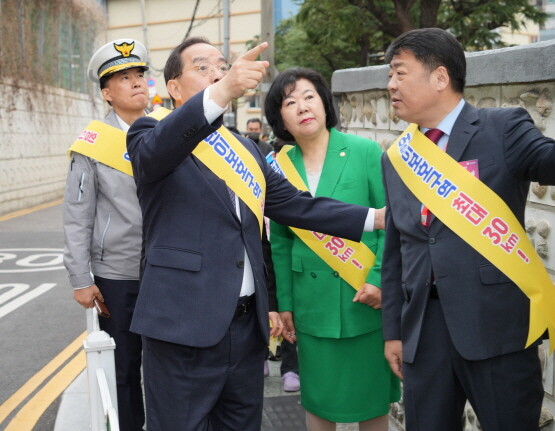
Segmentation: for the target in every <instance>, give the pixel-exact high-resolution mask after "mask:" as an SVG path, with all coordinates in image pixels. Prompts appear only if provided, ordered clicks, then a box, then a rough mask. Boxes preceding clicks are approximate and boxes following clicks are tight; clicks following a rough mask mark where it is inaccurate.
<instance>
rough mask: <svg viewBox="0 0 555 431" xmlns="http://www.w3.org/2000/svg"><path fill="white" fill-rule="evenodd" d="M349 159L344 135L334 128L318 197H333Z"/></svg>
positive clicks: (318, 189)
mask: <svg viewBox="0 0 555 431" xmlns="http://www.w3.org/2000/svg"><path fill="white" fill-rule="evenodd" d="M348 158H349V150H348V148H347V145H346V144H345V141H344V139H343V135H342V134H341V133H339V132H338V131H337V130H335V129H333V128H332V129H330V139H329V142H328V151H327V153H326V159H325V160H324V166H323V168H322V174H321V175H320V181H319V182H318V188H317V189H316V196H332V195H333V192H334V190H335V187H336V186H337V183H338V182H339V178H340V177H341V174H342V172H343V169H344V168H345V164H346V163H347V159H348Z"/></svg>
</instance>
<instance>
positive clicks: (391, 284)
mask: <svg viewBox="0 0 555 431" xmlns="http://www.w3.org/2000/svg"><path fill="white" fill-rule="evenodd" d="M386 62H387V63H389V65H390V73H389V76H390V80H389V84H388V90H389V94H390V98H391V102H392V105H393V108H394V109H395V111H396V113H397V115H398V116H399V117H400V118H402V119H403V120H405V121H408V122H409V123H416V124H417V125H418V126H419V128H420V131H421V132H423V133H426V135H427V136H431V135H432V134H433V135H435V136H434V137H429V139H430V140H432V141H437V142H436V143H437V145H438V146H439V147H440V148H441V149H442V150H444V151H446V153H447V155H448V156H450V157H451V158H452V159H454V160H456V161H457V162H459V163H460V164H461V165H463V166H465V165H466V166H471V169H468V168H467V169H468V170H469V171H470V170H472V171H473V172H474V175H475V176H478V177H479V179H480V181H481V182H482V183H484V184H485V185H486V186H487V187H489V188H490V189H491V190H492V191H493V192H495V193H496V194H497V195H498V196H499V197H500V198H501V200H502V201H504V202H505V204H506V206H507V207H508V208H509V209H510V210H511V211H512V212H513V213H514V215H515V216H516V218H517V219H518V222H520V224H521V225H522V224H523V219H524V207H525V203H526V195H527V192H528V187H529V181H531V180H532V181H540V182H544V183H550V184H553V183H554V182H555V145H554V141H553V140H552V139H548V138H546V137H544V136H543V135H542V134H541V133H540V131H539V130H538V129H537V128H536V127H535V126H534V123H533V121H532V119H531V118H530V116H529V115H528V113H527V112H526V111H525V110H524V109H520V108H516V109H513V108H510V109H476V108H474V107H473V106H471V105H469V104H468V103H466V102H465V101H464V99H463V90H464V85H465V75H466V60H465V55H464V52H463V49H462V47H461V45H460V44H459V43H458V41H457V40H456V39H455V38H454V37H453V36H452V35H451V34H450V33H448V32H447V31H444V30H440V29H420V30H414V31H411V32H408V33H405V34H404V35H402V36H400V37H399V38H398V39H397V40H395V41H394V42H393V43H392V44H391V46H390V47H389V49H388V50H387V53H386ZM429 129H432V130H433V131H431V132H429V133H428V130H429ZM435 129H438V130H435ZM434 150H435V148H434ZM439 154H442V155H443V154H444V153H439ZM383 165H384V179H385V182H386V190H387V196H388V211H387V217H386V244H385V249H384V255H383V267H382V300H383V302H382V304H383V331H384V337H385V340H386V348H385V353H386V357H387V359H388V361H389V363H390V365H391V367H392V369H393V370H394V372H395V373H396V374H397V375H398V376H400V377H404V403H405V410H406V411H405V413H406V427H407V431H445V430H449V431H458V430H462V425H461V416H462V413H463V408H464V404H465V402H466V400H467V399H468V400H469V401H470V403H471V404H472V406H473V408H474V410H475V411H476V413H477V416H478V419H479V421H480V423H481V426H482V429H483V430H484V431H502V430H521V431H532V430H537V429H538V421H539V416H540V410H541V404H542V399H543V388H542V378H541V370H540V364H539V360H538V354H537V345H538V343H537V342H536V343H534V344H532V346H530V347H529V348H525V345H526V340H527V335H528V329H529V309H530V301H529V300H528V298H527V296H526V295H525V294H524V293H523V291H522V290H521V289H519V287H518V286H517V285H516V284H514V283H513V282H512V281H511V280H510V279H509V278H508V277H507V276H506V275H505V274H504V273H503V272H502V271H500V270H499V269H498V268H497V267H496V266H494V265H492V264H491V263H490V261H488V260H487V259H486V258H485V257H483V256H482V255H481V254H479V253H478V252H477V251H476V250H475V249H474V248H472V247H471V246H470V245H469V244H468V243H467V242H466V241H464V240H463V239H462V238H461V237H460V236H458V235H457V234H456V233H454V232H453V231H452V230H451V229H450V228H449V227H447V226H446V225H445V223H444V221H442V219H441V217H440V216H439V215H438V217H435V216H434V215H433V214H431V213H430V212H429V211H428V210H427V209H426V207H425V206H424V205H423V203H422V202H420V201H419V200H418V199H417V198H416V197H415V196H414V194H413V193H412V192H411V190H410V186H411V185H410V184H408V185H407V184H406V183H405V182H403V180H402V179H401V175H400V174H399V173H398V172H397V171H396V168H395V167H394V165H393V163H392V158H391V155H389V156H388V155H385V156H384V159H383ZM524 240H525V238H524Z"/></svg>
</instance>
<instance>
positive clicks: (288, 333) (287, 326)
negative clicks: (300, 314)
mask: <svg viewBox="0 0 555 431" xmlns="http://www.w3.org/2000/svg"><path fill="white" fill-rule="evenodd" d="M279 315H280V317H281V320H282V321H283V325H284V328H283V333H282V335H283V338H285V339H286V340H287V341H289V342H290V343H294V342H295V341H297V335H296V334H295V324H294V323H293V313H292V312H291V311H282V312H281V313H279Z"/></svg>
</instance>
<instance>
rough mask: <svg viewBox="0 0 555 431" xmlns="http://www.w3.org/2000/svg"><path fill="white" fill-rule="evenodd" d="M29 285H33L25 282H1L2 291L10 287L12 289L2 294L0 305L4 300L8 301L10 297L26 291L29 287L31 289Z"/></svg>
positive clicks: (0, 288) (0, 289)
mask: <svg viewBox="0 0 555 431" xmlns="http://www.w3.org/2000/svg"><path fill="white" fill-rule="evenodd" d="M29 287H31V286H29V285H28V284H23V283H9V284H0V292H1V291H2V290H4V289H7V288H10V290H8V291H7V292H6V293H3V294H2V295H0V305H2V304H3V303H4V302H8V301H9V300H10V299H12V298H13V297H15V296H17V295H19V294H20V293H23V292H25V291H26V290H27V289H29Z"/></svg>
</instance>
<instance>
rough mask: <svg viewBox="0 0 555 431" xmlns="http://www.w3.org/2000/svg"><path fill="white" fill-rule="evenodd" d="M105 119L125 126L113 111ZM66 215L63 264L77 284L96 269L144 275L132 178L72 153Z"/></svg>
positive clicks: (108, 274) (102, 273)
mask: <svg viewBox="0 0 555 431" xmlns="http://www.w3.org/2000/svg"><path fill="white" fill-rule="evenodd" d="M104 122H105V123H106V124H109V125H110V126H114V127H117V128H118V129H121V127H120V125H119V122H118V119H117V118H116V115H115V113H114V111H110V112H109V113H108V115H107V116H106V118H105V120H104ZM63 220H64V236H65V248H64V265H65V267H66V269H67V271H68V272H69V282H70V283H71V285H72V286H73V287H74V288H81V287H87V286H90V285H92V284H94V279H93V276H92V274H94V275H97V276H99V277H103V278H107V279H112V280H138V279H139V267H140V260H141V247H142V227H141V223H142V221H141V210H140V207H139V201H138V199H137V189H136V187H135V181H134V179H133V177H131V176H129V175H127V174H124V173H123V172H120V171H118V170H116V169H113V168H111V167H109V166H107V165H104V164H103V163H100V162H98V161H96V160H93V159H91V158H89V157H86V156H83V155H82V154H78V153H72V155H71V162H70V165H69V170H68V175H67V183H66V189H65V196H64V206H63ZM91 272H92V274H91Z"/></svg>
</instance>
